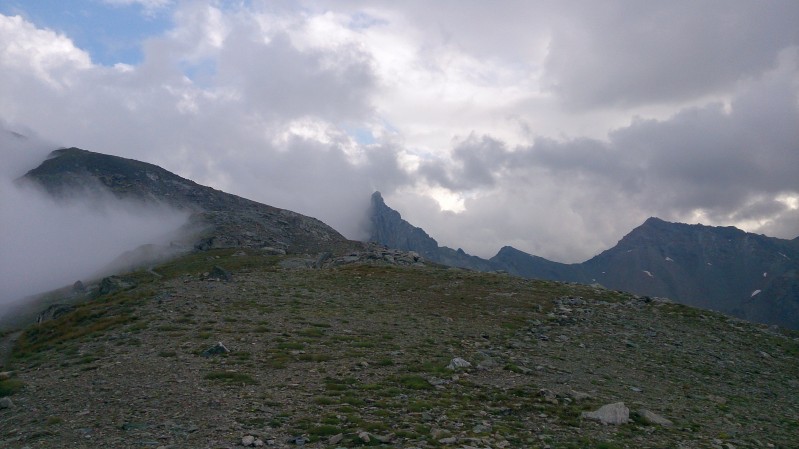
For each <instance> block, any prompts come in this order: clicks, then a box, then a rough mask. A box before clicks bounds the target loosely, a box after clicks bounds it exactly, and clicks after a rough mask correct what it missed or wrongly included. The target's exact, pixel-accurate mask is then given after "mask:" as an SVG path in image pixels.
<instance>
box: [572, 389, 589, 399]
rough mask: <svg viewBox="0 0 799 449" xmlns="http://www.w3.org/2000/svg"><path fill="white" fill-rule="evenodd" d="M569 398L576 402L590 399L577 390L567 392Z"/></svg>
mask: <svg viewBox="0 0 799 449" xmlns="http://www.w3.org/2000/svg"><path fill="white" fill-rule="evenodd" d="M569 397H570V398H572V399H573V400H575V401H576V402H580V401H584V400H586V399H591V395H590V394H588V393H583V392H582V391H577V390H569Z"/></svg>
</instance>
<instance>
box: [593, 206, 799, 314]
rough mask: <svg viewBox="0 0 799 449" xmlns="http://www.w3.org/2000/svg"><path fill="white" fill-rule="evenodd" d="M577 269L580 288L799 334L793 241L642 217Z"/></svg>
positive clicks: (798, 258)
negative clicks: (590, 285) (665, 301)
mask: <svg viewBox="0 0 799 449" xmlns="http://www.w3.org/2000/svg"><path fill="white" fill-rule="evenodd" d="M580 265H581V267H582V268H583V270H584V271H583V273H581V276H582V278H581V279H579V280H581V281H588V280H589V279H588V278H589V277H590V280H591V281H593V280H596V282H599V283H600V284H602V285H604V286H606V287H608V288H613V289H624V290H627V291H632V292H636V293H639V294H645V295H651V296H663V297H669V298H672V299H674V300H677V301H680V302H682V303H685V304H689V305H693V306H697V307H702V308H707V309H713V310H719V311H722V312H725V313H728V314H731V315H733V316H737V317H740V318H745V319H748V320H752V321H758V322H765V323H770V324H779V325H782V326H786V327H791V328H799V245H797V242H795V241H791V240H784V239H777V238H773V237H766V236H763V235H757V234H752V233H747V232H744V231H742V230H740V229H737V228H734V227H715V226H704V225H698V224H697V225H688V224H682V223H669V222H666V221H663V220H660V219H657V218H650V219H648V220H647V221H646V222H644V224H642V225H641V226H639V227H638V228H636V229H634V230H633V231H632V232H630V233H629V234H627V235H626V236H624V237H623V238H622V239H621V240H620V241H619V243H618V244H617V245H616V246H614V247H613V248H611V249H609V250H607V251H604V252H603V253H601V254H599V255H597V256H596V257H594V258H592V259H590V260H588V261H586V262H583V263H582V264H580Z"/></svg>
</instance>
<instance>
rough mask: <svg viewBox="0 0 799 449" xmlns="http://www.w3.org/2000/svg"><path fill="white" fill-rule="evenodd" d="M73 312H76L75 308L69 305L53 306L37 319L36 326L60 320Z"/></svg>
mask: <svg viewBox="0 0 799 449" xmlns="http://www.w3.org/2000/svg"><path fill="white" fill-rule="evenodd" d="M73 310H75V306H70V305H69V304H52V305H51V306H50V307H48V308H46V309H44V311H43V312H42V313H40V314H39V316H37V317H36V324H42V323H44V322H46V321H50V320H55V319H58V318H59V317H61V316H64V315H66V314H68V313H69V312H72V311H73Z"/></svg>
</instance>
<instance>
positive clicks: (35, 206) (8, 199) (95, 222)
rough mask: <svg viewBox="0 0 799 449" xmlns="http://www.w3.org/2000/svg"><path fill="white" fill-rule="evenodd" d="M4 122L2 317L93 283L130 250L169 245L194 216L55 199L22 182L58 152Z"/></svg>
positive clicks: (106, 200)
mask: <svg viewBox="0 0 799 449" xmlns="http://www.w3.org/2000/svg"><path fill="white" fill-rule="evenodd" d="M7 127H8V125H7V124H2V123H0V152H1V153H2V157H3V160H4V161H5V163H4V165H3V170H2V172H0V229H2V232H0V247H1V248H3V256H2V257H0V286H2V288H0V292H2V293H0V314H2V313H3V312H4V310H3V305H4V304H7V303H9V302H11V301H15V300H18V299H21V298H22V297H24V296H27V295H32V294H35V293H39V292H42V291H46V290H48V289H54V288H58V287H62V286H65V285H69V284H71V283H73V282H75V281H76V280H79V279H82V280H84V281H86V280H88V279H89V278H90V277H91V276H95V275H97V274H98V273H99V272H100V270H102V269H103V268H104V267H105V266H106V265H107V264H109V263H110V262H112V261H113V260H114V259H115V258H116V257H118V256H119V255H120V254H122V253H123V252H124V251H127V250H131V249H134V248H136V247H138V246H139V245H143V244H147V243H156V244H165V243H168V241H165V239H167V238H168V237H169V233H170V232H174V231H175V230H177V229H178V228H179V227H180V226H181V225H182V224H183V223H185V221H186V219H187V217H186V215H185V214H183V213H180V212H177V211H173V210H170V209H168V208H165V207H158V206H153V205H150V206H144V205H142V204H137V203H134V202H120V201H119V200H117V199H115V198H113V197H112V196H111V195H110V194H108V193H103V192H101V191H98V192H95V193H94V194H92V195H88V196H86V195H75V196H74V197H72V198H71V199H70V200H59V201H56V200H54V199H52V198H51V197H49V196H47V195H46V194H45V193H43V192H41V191H39V190H38V189H36V188H34V187H33V186H31V185H28V184H20V183H18V182H15V180H17V179H19V176H21V175H23V174H24V173H25V172H26V171H27V170H30V169H31V168H34V167H35V166H36V165H38V164H39V163H40V162H41V161H42V160H43V159H44V156H45V155H46V154H47V153H48V152H49V151H51V150H53V149H54V146H53V145H52V144H50V143H48V142H46V141H42V140H41V139H38V138H37V137H36V136H30V135H29V136H23V135H21V134H19V133H15V132H12V131H10V130H9V129H8V128H7Z"/></svg>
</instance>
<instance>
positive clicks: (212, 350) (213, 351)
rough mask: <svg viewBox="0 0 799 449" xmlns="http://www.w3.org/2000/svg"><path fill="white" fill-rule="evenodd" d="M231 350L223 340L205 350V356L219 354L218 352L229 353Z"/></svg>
mask: <svg viewBox="0 0 799 449" xmlns="http://www.w3.org/2000/svg"><path fill="white" fill-rule="evenodd" d="M229 352H230V349H228V348H227V347H225V345H224V344H223V343H222V342H221V341H219V342H217V343H216V344H215V345H213V346H211V347H210V348H208V349H206V350H205V351H203V357H211V356H212V355H218V354H227V353H229Z"/></svg>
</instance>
